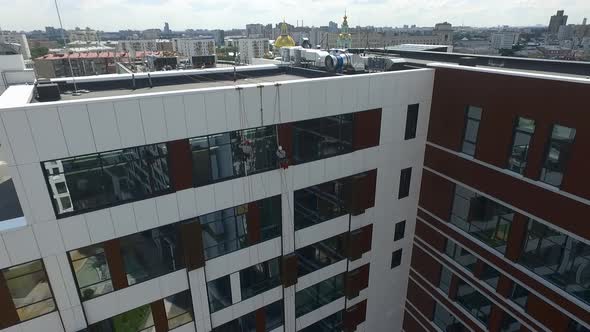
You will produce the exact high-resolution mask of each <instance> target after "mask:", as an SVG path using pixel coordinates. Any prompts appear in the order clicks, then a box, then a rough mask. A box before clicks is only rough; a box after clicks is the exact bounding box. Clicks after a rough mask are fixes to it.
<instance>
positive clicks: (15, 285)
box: [2, 260, 56, 322]
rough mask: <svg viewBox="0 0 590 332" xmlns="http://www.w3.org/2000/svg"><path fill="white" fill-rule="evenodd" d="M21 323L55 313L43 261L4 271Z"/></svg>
mask: <svg viewBox="0 0 590 332" xmlns="http://www.w3.org/2000/svg"><path fill="white" fill-rule="evenodd" d="M2 274H3V276H4V280H5V281H6V286H7V287H8V290H9V292H10V296H11V297H12V302H13V303H14V306H15V307H16V312H17V314H18V318H19V319H20V321H21V322H22V321H25V320H29V319H32V318H35V317H39V316H41V315H44V314H46V313H50V312H52V311H55V309H56V306H55V301H54V300H53V294H52V293H51V287H50V286H49V280H48V279H47V273H45V267H44V266H43V261H42V260H36V261H32V262H29V263H25V264H21V265H17V266H12V267H9V268H6V269H3V270H2Z"/></svg>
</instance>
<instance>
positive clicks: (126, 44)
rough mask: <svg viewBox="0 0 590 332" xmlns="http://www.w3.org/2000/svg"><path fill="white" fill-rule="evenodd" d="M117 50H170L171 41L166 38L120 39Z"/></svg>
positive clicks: (171, 48) (171, 49)
mask: <svg viewBox="0 0 590 332" xmlns="http://www.w3.org/2000/svg"><path fill="white" fill-rule="evenodd" d="M117 50H118V51H121V52H129V51H131V50H133V51H136V52H141V51H166V52H172V51H173V50H174V49H173V47H172V42H171V41H170V40H168V39H149V40H148V39H138V40H120V41H119V44H118V47H117Z"/></svg>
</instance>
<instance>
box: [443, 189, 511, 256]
mask: <svg viewBox="0 0 590 332" xmlns="http://www.w3.org/2000/svg"><path fill="white" fill-rule="evenodd" d="M512 218H514V211H512V210H510V209H509V208H507V207H505V206H503V205H500V204H498V203H496V202H494V201H492V200H490V199H488V198H486V197H484V196H481V195H479V194H477V193H475V192H473V191H471V190H469V189H467V188H465V187H463V186H461V185H455V196H454V199H453V207H452V211H451V218H450V219H451V223H452V224H453V225H455V226H457V227H459V228H461V229H462V230H464V231H466V232H467V233H469V234H470V235H472V236H474V237H475V238H477V239H478V240H480V241H482V242H484V243H486V244H487V245H489V246H490V247H492V248H494V249H496V250H498V251H499V252H501V253H504V252H505V251H506V243H507V241H508V234H509V232H510V225H511V224H512Z"/></svg>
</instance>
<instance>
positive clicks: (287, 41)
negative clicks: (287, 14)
mask: <svg viewBox="0 0 590 332" xmlns="http://www.w3.org/2000/svg"><path fill="white" fill-rule="evenodd" d="M289 46H295V41H294V40H293V38H291V36H289V34H288V33H287V23H285V21H283V23H281V35H280V36H279V37H278V38H277V39H276V40H275V47H276V48H281V47H289Z"/></svg>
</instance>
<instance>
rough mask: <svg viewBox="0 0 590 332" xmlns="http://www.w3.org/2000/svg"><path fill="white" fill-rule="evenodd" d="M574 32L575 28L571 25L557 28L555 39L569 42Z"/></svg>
mask: <svg viewBox="0 0 590 332" xmlns="http://www.w3.org/2000/svg"><path fill="white" fill-rule="evenodd" d="M575 30H576V26H575V25H573V24H570V25H562V26H560V27H559V30H558V31H557V39H558V40H560V41H562V40H570V39H572V38H573V37H574V32H575Z"/></svg>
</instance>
